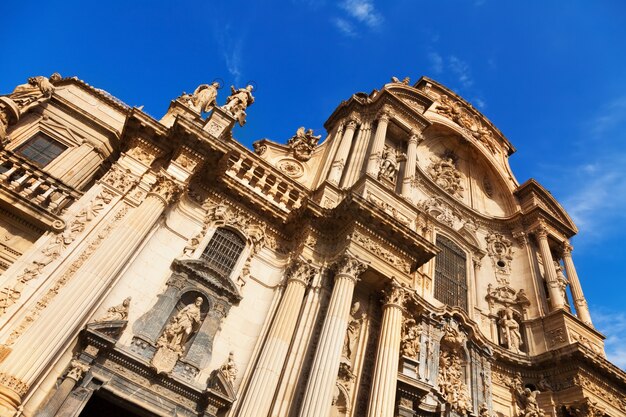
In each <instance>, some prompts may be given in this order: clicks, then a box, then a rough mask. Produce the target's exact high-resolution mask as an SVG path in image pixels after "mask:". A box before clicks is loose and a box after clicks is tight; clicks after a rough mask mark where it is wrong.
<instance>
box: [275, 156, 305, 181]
mask: <svg viewBox="0 0 626 417" xmlns="http://www.w3.org/2000/svg"><path fill="white" fill-rule="evenodd" d="M276 167H277V168H278V169H279V170H280V171H281V172H283V173H285V174H287V175H288V176H290V177H291V178H300V177H301V176H303V175H304V167H303V166H302V164H301V163H300V162H298V161H295V160H293V159H289V158H286V159H281V160H280V161H278V162H277V163H276Z"/></svg>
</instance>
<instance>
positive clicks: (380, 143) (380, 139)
mask: <svg viewBox="0 0 626 417" xmlns="http://www.w3.org/2000/svg"><path fill="white" fill-rule="evenodd" d="M389 118H390V115H389V111H388V110H387V109H383V111H382V113H381V114H380V116H379V117H378V126H377V127H376V134H375V135H374V143H372V151H371V152H372V153H371V154H370V159H369V161H368V163H367V172H368V173H369V174H371V175H372V176H374V177H376V176H377V175H378V169H379V164H380V157H381V155H382V153H383V149H385V138H386V137H387V126H388V124H389Z"/></svg>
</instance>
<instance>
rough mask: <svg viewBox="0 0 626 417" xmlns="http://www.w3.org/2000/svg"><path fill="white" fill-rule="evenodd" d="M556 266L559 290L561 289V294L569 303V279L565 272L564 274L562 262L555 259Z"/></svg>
mask: <svg viewBox="0 0 626 417" xmlns="http://www.w3.org/2000/svg"><path fill="white" fill-rule="evenodd" d="M554 268H555V269H556V279H557V284H558V286H559V290H560V291H561V296H562V297H563V301H564V302H565V303H567V293H566V291H565V290H566V288H567V284H568V281H567V278H566V277H565V274H563V267H562V266H561V264H560V263H558V262H557V261H554Z"/></svg>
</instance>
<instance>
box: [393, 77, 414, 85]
mask: <svg viewBox="0 0 626 417" xmlns="http://www.w3.org/2000/svg"><path fill="white" fill-rule="evenodd" d="M391 82H392V83H396V84H404V85H409V83H410V82H411V79H410V78H409V77H405V78H404V80H402V81H400V79H399V78H398V77H391Z"/></svg>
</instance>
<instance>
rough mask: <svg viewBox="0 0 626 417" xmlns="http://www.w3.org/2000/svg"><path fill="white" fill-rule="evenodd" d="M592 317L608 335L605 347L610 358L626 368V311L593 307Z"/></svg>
mask: <svg viewBox="0 0 626 417" xmlns="http://www.w3.org/2000/svg"><path fill="white" fill-rule="evenodd" d="M591 318H592V319H593V322H594V325H595V326H596V328H597V329H598V330H599V331H600V332H601V333H603V334H604V335H605V336H606V340H605V341H604V348H605V351H606V356H607V357H608V359H609V360H610V361H611V362H613V363H614V364H615V365H617V366H619V367H620V368H622V369H624V370H626V313H623V312H619V313H618V312H614V311H608V310H603V309H592V311H591Z"/></svg>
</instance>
